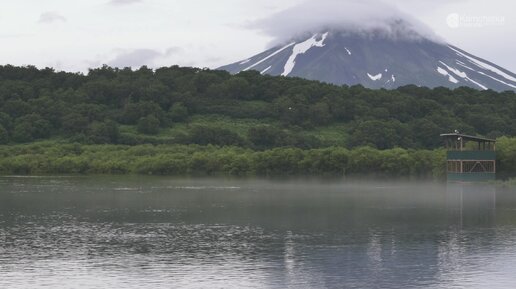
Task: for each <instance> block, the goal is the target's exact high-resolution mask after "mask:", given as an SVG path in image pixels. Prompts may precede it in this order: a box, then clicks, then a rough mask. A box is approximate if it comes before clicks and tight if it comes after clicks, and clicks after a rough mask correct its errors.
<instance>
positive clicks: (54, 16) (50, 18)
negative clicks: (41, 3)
mask: <svg viewBox="0 0 516 289" xmlns="http://www.w3.org/2000/svg"><path fill="white" fill-rule="evenodd" d="M59 21H62V22H66V18H65V17H64V16H62V15H61V14H59V13H57V12H55V11H47V12H44V13H41V15H40V16H39V20H38V22H39V23H53V22H59Z"/></svg>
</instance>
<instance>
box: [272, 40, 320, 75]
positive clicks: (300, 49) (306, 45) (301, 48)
mask: <svg viewBox="0 0 516 289" xmlns="http://www.w3.org/2000/svg"><path fill="white" fill-rule="evenodd" d="M317 36H318V35H317V34H315V35H314V36H312V37H311V38H309V39H308V40H306V41H305V42H302V43H299V44H296V45H295V46H294V48H293V49H292V55H290V57H289V59H288V60H287V63H285V67H284V70H283V73H282V74H281V75H282V76H288V75H289V74H290V73H291V72H292V70H294V66H295V65H296V58H297V56H298V55H300V54H305V53H306V52H308V50H310V49H311V48H312V47H324V41H325V40H326V37H328V32H326V33H324V34H323V35H322V37H321V40H319V41H317Z"/></svg>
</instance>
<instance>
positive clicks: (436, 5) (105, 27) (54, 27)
mask: <svg viewBox="0 0 516 289" xmlns="http://www.w3.org/2000/svg"><path fill="white" fill-rule="evenodd" d="M335 1H338V0H316V1H312V2H313V3H316V4H320V5H328V3H330V2H333V3H335ZM346 1H347V0H341V1H338V2H339V6H340V7H341V9H342V10H343V11H344V10H348V11H347V12H346V13H356V14H362V13H366V12H367V13H370V14H372V15H374V13H372V12H371V11H373V12H374V11H380V12H381V10H382V9H383V8H382V9H378V7H384V5H385V4H382V6H380V4H377V3H379V0H368V1H367V2H368V3H370V4H369V5H370V6H371V10H370V11H369V10H368V9H367V10H364V11H356V8H351V7H354V6H352V5H351V4H350V5H349V7H350V9H346V7H347V6H346V4H342V3H346ZM349 1H356V0H349ZM303 2H305V1H304V0H260V1H253V0H217V1H206V0H74V1H70V0H45V1H41V0H24V1H19V0H4V1H2V9H1V10H0V40H1V41H2V45H0V63H2V64H7V63H9V64H14V65H28V64H33V65H36V66H39V67H44V66H51V67H55V68H56V69H59V70H68V71H86V70H87V68H88V67H96V66H100V65H102V64H104V63H106V64H110V65H116V66H140V65H143V64H146V65H148V66H150V67H159V66H169V65H174V64H178V65H184V66H197V67H210V68H215V67H218V66H220V65H223V64H228V63H231V62H235V61H238V60H241V59H244V58H246V57H249V56H251V55H254V54H256V53H259V52H261V51H263V49H264V48H266V47H267V46H268V45H270V43H271V42H273V41H274V39H275V38H277V37H278V35H271V29H270V28H271V27H274V25H276V26H278V25H279V26H281V27H280V28H284V27H286V24H288V23H286V22H283V23H285V24H284V25H283V24H282V22H281V21H285V20H282V19H280V20H279V21H277V22H274V21H272V20H274V19H272V20H271V19H270V17H271V15H276V13H279V12H281V11H284V10H285V9H288V8H292V7H295V6H296V5H301V3H303ZM385 2H387V4H388V5H392V6H393V8H392V9H393V11H394V10H396V11H402V12H403V13H405V14H407V15H409V16H410V17H411V18H414V19H417V20H418V21H420V22H422V23H424V24H426V25H427V26H428V27H429V28H430V29H432V30H434V31H435V32H436V33H437V35H439V36H441V37H442V38H444V39H445V40H446V41H447V42H449V43H451V44H454V45H457V46H459V47H461V48H462V49H465V50H466V51H469V52H471V53H473V54H475V55H477V56H480V57H483V58H485V59H487V60H490V61H492V62H494V63H496V64H498V65H501V66H503V67H505V68H507V69H509V70H512V71H513V72H516V57H515V56H514V51H516V39H515V38H514V37H513V36H514V35H516V23H515V21H516V1H513V0H490V1H485V0H391V1H385ZM385 2H384V3H385ZM312 5H313V4H312ZM331 10H335V9H331ZM317 11H319V12H318V13H317V15H316V16H315V17H327V16H328V15H330V14H331V15H334V16H335V15H336V13H335V11H332V12H328V14H326V15H319V14H322V13H323V12H324V9H317ZM389 11H390V10H389ZM343 13H344V12H343ZM450 15H451V16H450ZM368 16H370V15H368ZM457 16H458V17H459V18H457ZM313 17H314V16H313V15H312V20H314V19H313ZM467 17H469V18H467ZM478 17H495V18H478ZM264 19H265V20H264ZM271 21H272V22H271ZM256 23H261V25H262V26H257V25H256ZM267 23H269V25H268V26H267ZM304 24H308V21H307V22H303V21H300V22H299V26H302V25H304ZM279 30H280V29H279ZM281 31H283V32H285V31H287V32H288V30H285V29H282V30H281Z"/></svg>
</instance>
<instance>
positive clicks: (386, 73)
mask: <svg viewBox="0 0 516 289" xmlns="http://www.w3.org/2000/svg"><path fill="white" fill-rule="evenodd" d="M219 69H221V70H227V71H229V72H230V73H233V74H236V73H239V72H242V71H248V70H256V71H259V72H260V73H262V74H268V75H273V76H280V75H281V76H288V77H301V78H305V79H309V80H318V81H322V82H327V83H332V84H336V85H357V84H360V85H363V86H365V87H368V88H373V89H380V88H386V89H393V88H397V87H399V86H404V85H410V84H412V85H417V86H425V87H430V88H433V87H439V86H443V87H448V88H457V87H461V86H467V87H472V88H475V89H479V90H487V89H492V90H495V91H505V90H513V91H516V75H515V74H514V73H512V72H511V71H509V70H507V69H504V68H502V67H501V66H499V65H496V64H494V63H491V62H489V61H487V60H484V59H482V58H480V57H477V56H474V55H472V54H470V53H468V52H466V51H464V50H462V49H460V48H458V47H455V46H453V45H450V44H447V43H445V42H441V41H436V40H432V39H430V38H424V37H421V38H408V37H407V38H403V37H400V38H393V37H385V36H382V35H381V34H378V35H375V34H370V33H369V34H360V33H348V32H340V31H332V30H328V31H321V32H318V33H310V34H308V35H305V36H304V37H298V38H296V39H293V40H291V41H288V42H286V43H284V44H282V45H278V46H275V47H273V48H271V49H268V50H267V51H264V52H262V53H260V54H258V55H255V56H252V57H250V58H248V59H244V60H241V61H238V62H236V63H233V64H230V65H227V66H223V67H220V68H219Z"/></svg>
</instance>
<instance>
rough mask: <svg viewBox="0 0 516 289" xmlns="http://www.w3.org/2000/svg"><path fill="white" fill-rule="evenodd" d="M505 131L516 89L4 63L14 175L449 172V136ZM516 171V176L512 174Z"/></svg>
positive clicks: (5, 169)
mask: <svg viewBox="0 0 516 289" xmlns="http://www.w3.org/2000/svg"><path fill="white" fill-rule="evenodd" d="M455 129H458V130H460V131H461V132H464V133H467V134H472V135H483V136H487V137H502V136H506V137H502V138H501V142H500V145H499V148H500V154H499V155H500V168H501V170H502V171H505V172H506V173H508V174H510V173H511V172H516V160H515V158H514V157H515V155H514V152H513V151H512V150H511V147H514V145H513V144H514V141H513V139H512V138H511V137H512V136H515V135H516V94H515V93H514V92H512V91H507V92H495V91H491V90H487V91H477V90H474V89H470V88H465V87H463V88H458V89H455V90H450V89H447V88H442V87H441V88H435V89H429V88H420V87H416V86H405V87H401V88H398V89H395V90H383V89H382V90H370V89H366V88H364V87H362V86H359V85H357V86H351V87H348V86H335V85H330V84H325V83H320V82H316V81H308V80H303V79H299V78H286V77H271V76H264V75H260V73H258V72H255V71H248V72H243V73H240V74H237V75H230V74H229V73H227V72H223V71H212V70H202V69H194V68H181V67H176V66H174V67H165V68H160V69H156V70H151V69H148V68H146V67H142V68H140V69H138V70H134V71H133V70H131V69H115V68H110V67H107V66H104V67H102V68H98V69H92V70H90V71H89V72H88V73H87V74H78V73H65V72H56V71H54V70H52V69H36V68H35V67H30V66H29V67H14V66H0V157H1V159H0V172H1V173H4V174H35V173H38V174H39V173H60V174H62V173H141V174H231V175H276V174H287V175H301V174H321V175H325V174H332V175H353V174H388V175H391V174H393V175H412V176H441V175H442V174H443V171H442V170H443V168H444V152H443V151H442V150H440V149H439V147H440V145H441V139H440V138H439V134H440V133H443V132H449V131H453V130H455ZM511 170H512V171H511Z"/></svg>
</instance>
